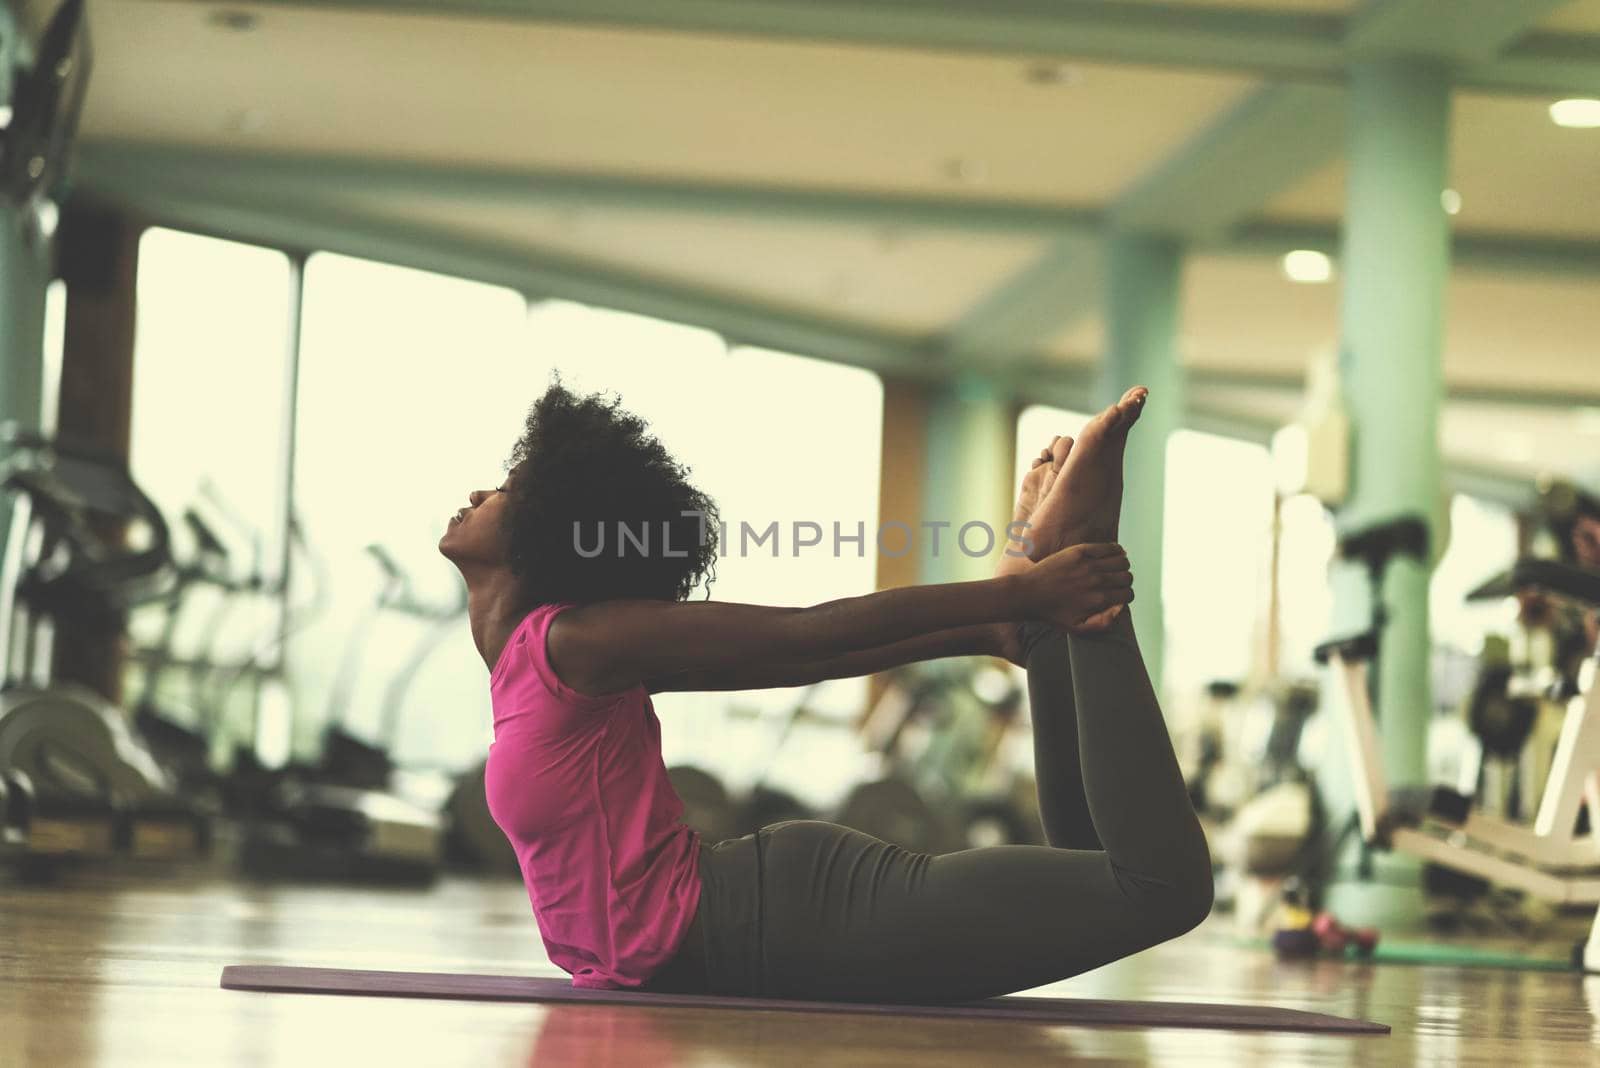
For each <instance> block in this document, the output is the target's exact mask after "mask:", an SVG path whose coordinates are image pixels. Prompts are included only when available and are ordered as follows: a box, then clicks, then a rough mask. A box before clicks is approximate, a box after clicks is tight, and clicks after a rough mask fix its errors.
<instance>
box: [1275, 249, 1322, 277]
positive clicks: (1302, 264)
mask: <svg viewBox="0 0 1600 1068" xmlns="http://www.w3.org/2000/svg"><path fill="white" fill-rule="evenodd" d="M1283 273H1284V274H1285V275H1286V276H1287V277H1288V279H1289V281H1291V282H1304V283H1317V282H1326V281H1328V280H1329V279H1330V278H1332V277H1333V260H1331V259H1329V258H1328V256H1327V254H1326V253H1323V252H1317V251H1315V250H1314V249H1309V248H1297V249H1295V250H1294V251H1293V252H1291V253H1289V254H1288V255H1286V256H1284V257H1283Z"/></svg>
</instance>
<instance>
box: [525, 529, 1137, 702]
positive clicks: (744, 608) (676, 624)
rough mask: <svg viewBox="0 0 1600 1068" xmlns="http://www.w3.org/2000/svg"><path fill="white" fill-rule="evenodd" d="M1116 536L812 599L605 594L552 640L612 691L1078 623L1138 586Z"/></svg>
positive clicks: (567, 666) (554, 649)
mask: <svg viewBox="0 0 1600 1068" xmlns="http://www.w3.org/2000/svg"><path fill="white" fill-rule="evenodd" d="M1132 586H1133V576H1132V574H1131V573H1130V572H1129V571H1128V558H1127V556H1126V555H1125V554H1124V553H1123V551H1122V549H1121V547H1119V546H1116V545H1079V546H1075V547H1073V548H1071V549H1068V550H1065V551H1064V552H1060V553H1057V554H1055V555H1054V556H1051V557H1049V558H1047V559H1046V560H1044V561H1042V562H1040V563H1039V564H1037V565H1036V566H1034V567H1033V568H1031V569H1029V570H1028V571H1026V572H1023V573H1020V574H1014V575H1007V576H1004V577H1001V578H993V579H985V580H983V581H981V582H955V583H947V584H942V585H934V586H908V587H905V588H903V589H896V590H884V591H882V592H880V593H873V594H868V595H866V596H864V597H849V598H844V599H842V600H837V601H828V602H826V603H824V604H818V605H813V606H811V607H808V608H771V607H766V606H763V605H748V604H722V603H718V602H715V601H701V602H695V603H690V604H685V603H680V602H675V601H601V602H597V603H595V604H589V605H581V606H578V607H576V608H573V609H571V610H570V611H567V612H563V613H562V614H561V615H560V616H558V617H556V621H555V623H554V624H553V625H552V626H551V628H550V633H549V638H548V649H549V655H550V658H551V661H552V663H553V664H554V666H555V669H556V671H557V672H558V673H559V674H560V675H561V677H562V678H563V679H565V680H566V682H567V684H568V685H569V686H572V687H573V688H574V689H576V690H578V691H580V692H583V693H591V694H606V693H614V692H617V691H619V690H625V689H628V688H631V687H633V686H637V685H639V684H640V683H643V682H645V681H646V680H649V679H660V678H666V677H670V676H673V675H679V674H682V673H686V672H703V671H719V670H722V669H726V668H729V667H736V666H745V665H750V664H755V663H762V662H765V663H778V664H795V663H804V662H807V661H819V660H827V659H829V658H832V657H838V656H843V655H846V654H850V653H861V652H865V651H868V650H873V649H877V648H879V647H882V646H887V645H892V644H894V643H896V642H902V641H905V640H907V639H911V638H916V637H918V636H921V635H926V634H930V633H933V632H937V631H943V630H951V629H954V628H962V627H968V626H972V625H975V624H986V623H1000V622H1004V621H1007V620H1023V619H1048V620H1050V621H1052V622H1054V623H1056V624H1057V625H1059V626H1063V627H1066V628H1075V627H1078V626H1080V625H1082V624H1083V623H1084V621H1085V620H1087V619H1089V618H1091V617H1092V616H1094V615H1095V614H1096V613H1098V612H1101V611H1104V610H1105V609H1107V608H1109V607H1111V606H1112V605H1114V604H1126V603H1127V602H1128V601H1130V600H1132V597H1133V589H1132Z"/></svg>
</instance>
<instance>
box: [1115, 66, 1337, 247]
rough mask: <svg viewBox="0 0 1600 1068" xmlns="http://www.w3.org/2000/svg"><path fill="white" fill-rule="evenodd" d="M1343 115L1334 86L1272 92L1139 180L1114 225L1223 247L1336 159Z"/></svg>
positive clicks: (1120, 204)
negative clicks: (1241, 226)
mask: <svg viewBox="0 0 1600 1068" xmlns="http://www.w3.org/2000/svg"><path fill="white" fill-rule="evenodd" d="M1344 110H1345V108H1344V93H1343V91H1342V90H1340V89H1337V88H1335V87H1332V86H1323V85H1270V86H1267V87H1266V88H1264V89H1261V90H1259V91H1257V92H1255V93H1253V94H1251V95H1250V96H1249V97H1247V98H1246V99H1245V100H1244V101H1243V102H1242V103H1240V104H1239V105H1238V106H1236V107H1235V108H1233V109H1232V110H1231V111H1229V112H1228V113H1227V114H1225V115H1224V116H1223V117H1222V118H1221V119H1219V120H1218V121H1216V122H1214V123H1212V124H1211V125H1210V126H1209V127H1207V128H1206V129H1205V130H1202V131H1201V132H1200V134H1199V135H1198V136H1196V137H1194V138H1193V139H1191V140H1190V141H1189V142H1188V143H1187V144H1185V145H1183V146H1182V147H1181V148H1179V149H1178V150H1177V151H1176V152H1175V153H1173V154H1172V156H1170V157H1169V158H1168V159H1166V160H1165V161H1163V162H1162V163H1161V164H1159V165H1158V166H1156V167H1155V168H1154V169H1152V170H1150V171H1149V172H1147V173H1146V174H1145V175H1144V176H1143V177H1141V178H1140V179H1138V180H1137V181H1135V182H1134V184H1133V185H1132V186H1131V187H1130V188H1129V189H1128V191H1127V192H1125V193H1124V194H1123V195H1122V196H1121V197H1119V198H1118V200H1117V203H1116V205H1115V206H1114V207H1113V208H1112V209H1111V220H1112V222H1113V224H1114V225H1116V226H1119V227H1121V228H1123V229H1128V230H1140V231H1148V232H1154V233H1159V234H1164V235H1167V236H1170V237H1176V238H1180V239H1184V240H1188V241H1201V242H1204V241H1215V240H1218V239H1220V238H1221V237H1222V235H1223V234H1224V233H1226V231H1228V230H1229V229H1231V228H1232V227H1233V226H1235V225H1236V224H1238V223H1239V222H1240V221H1241V220H1242V219H1245V218H1247V217H1248V216H1250V215H1252V214H1254V213H1256V212H1258V211H1260V210H1261V208H1262V206H1263V205H1265V204H1267V203H1268V202H1269V201H1271V200H1272V198H1273V197H1275V196H1277V195H1278V194H1279V193H1281V192H1283V191H1284V190H1285V189H1288V188H1290V187H1291V186H1293V185H1294V184H1295V183H1296V182H1298V181H1300V180H1301V179H1303V178H1304V177H1305V176H1306V175H1308V174H1310V173H1312V172H1313V171H1315V170H1316V169H1317V168H1319V167H1321V166H1323V165H1324V164H1326V163H1328V162H1330V161H1331V160H1333V159H1334V158H1335V157H1336V156H1338V154H1339V152H1340V151H1341V149H1342V148H1343V146H1344Z"/></svg>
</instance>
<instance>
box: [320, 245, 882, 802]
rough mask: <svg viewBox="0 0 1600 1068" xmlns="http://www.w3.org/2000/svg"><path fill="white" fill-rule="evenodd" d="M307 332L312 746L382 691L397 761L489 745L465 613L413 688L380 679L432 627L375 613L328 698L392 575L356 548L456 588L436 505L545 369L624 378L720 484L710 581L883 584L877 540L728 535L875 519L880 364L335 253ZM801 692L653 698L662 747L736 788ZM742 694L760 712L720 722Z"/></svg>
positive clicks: (855, 696)
mask: <svg viewBox="0 0 1600 1068" xmlns="http://www.w3.org/2000/svg"><path fill="white" fill-rule="evenodd" d="M302 338H303V340H302V354H301V385H300V411H299V441H298V443H297V465H296V483H297V494H296V495H297V498H298V501H299V505H300V508H301V511H302V514H303V521H304V524H305V528H306V530H307V533H308V534H309V536H310V540H311V543H312V545H313V546H314V547H315V550H316V552H317V554H318V555H319V556H320V557H321V559H322V564H323V567H322V570H323V572H324V573H325V574H326V575H328V576H329V585H330V588H329V590H328V593H329V597H328V609H327V611H326V612H325V613H324V614H323V616H322V617H321V618H320V619H319V620H318V621H317V622H316V623H315V624H314V625H312V626H311V627H309V628H308V629H306V630H305V631H304V632H303V633H302V634H301V635H300V637H299V638H298V639H297V641H296V643H295V645H294V646H293V657H292V660H291V663H292V666H293V670H294V674H295V680H296V690H297V693H298V694H299V696H300V698H301V701H300V704H301V707H302V708H303V709H305V710H306V712H307V713H309V714H307V715H303V716H302V717H301V719H302V728H301V730H300V732H299V734H300V740H299V741H300V745H301V747H302V748H306V747H309V746H312V745H314V744H315V732H316V731H318V730H319V729H320V727H321V725H322V724H323V723H324V722H325V721H326V716H327V715H335V714H336V715H338V716H340V717H341V719H342V720H343V721H344V722H345V723H346V724H347V725H348V726H349V727H350V728H351V729H352V730H353V731H355V732H356V733H358V734H363V735H366V736H369V737H372V736H377V735H379V734H380V733H381V725H382V724H383V723H384V722H385V717H384V714H383V713H384V706H385V703H386V702H392V701H395V700H399V701H400V704H399V706H398V707H399V711H400V715H399V717H398V722H399V730H398V732H397V733H396V735H395V736H394V737H393V738H389V739H386V740H387V741H389V742H390V743H391V744H393V746H394V748H395V750H396V753H397V756H398V757H399V759H400V761H401V762H402V763H407V762H412V763H416V762H429V763H439V764H445V765H459V764H462V763H465V762H467V761H469V760H471V759H474V758H475V757H478V756H481V754H482V751H483V747H484V745H485V744H486V741H487V738H488V735H489V725H490V716H489V710H488V701H487V692H486V690H487V688H486V686H485V685H484V682H485V674H486V673H485V671H484V668H483V665H482V663H481V662H479V661H478V660H477V657H476V652H475V650H474V649H473V648H472V644H471V641H470V637H469V635H468V633H467V628H466V626H465V623H464V622H458V623H457V624H456V625H455V631H454V634H453V635H450V636H447V637H446V640H445V641H444V643H443V644H442V645H440V646H439V647H438V648H437V650H436V651H434V652H433V654H432V655H431V656H430V658H429V659H428V660H427V661H426V663H425V665H424V667H423V669H422V670H421V671H420V672H419V673H418V674H417V676H416V678H415V680H414V683H413V685H412V687H411V689H410V691H409V692H408V693H405V694H394V693H391V692H389V690H390V687H389V681H390V680H392V679H393V678H394V676H395V675H396V673H397V672H399V671H400V670H401V669H402V668H403V667H404V666H405V665H406V664H407V663H409V662H411V660H412V659H413V658H414V650H415V649H417V648H418V647H419V646H420V643H422V642H423V641H424V640H425V639H426V638H427V636H428V625H426V624H422V623H417V622H407V621H406V620H405V619H403V618H392V619H391V618H385V619H383V620H380V621H379V623H377V624H376V625H375V627H374V629H373V630H372V631H371V635H370V640H369V641H367V642H366V643H365V645H364V646H363V647H362V649H361V650H360V655H361V659H360V664H361V670H360V671H359V673H358V674H357V676H356V679H355V685H354V686H353V688H352V689H351V690H350V691H349V693H348V694H346V695H343V696H342V697H341V695H340V694H337V693H334V694H333V696H332V697H330V693H332V691H333V690H334V689H335V687H334V686H333V684H334V681H335V679H336V678H337V676H338V672H339V665H340V662H341V658H344V657H346V656H348V655H349V636H350V634H351V633H352V632H353V631H354V630H355V628H356V627H357V625H358V624H359V622H360V621H361V619H362V616H363V613H364V612H365V611H366V610H367V609H368V608H369V607H370V605H371V604H372V601H373V598H374V596H375V595H376V593H377V591H378V588H379V582H380V580H381V573H380V572H379V570H378V568H377V567H376V566H375V565H374V564H373V563H372V559H371V556H370V553H369V552H368V551H367V548H366V547H367V546H368V545H370V544H372V543H381V544H382V545H383V546H384V547H385V548H386V549H387V551H388V552H389V553H390V555H392V556H393V557H394V558H395V559H396V560H397V561H398V562H399V563H400V564H401V565H402V566H403V567H404V568H405V569H406V570H407V571H408V572H409V573H410V574H411V575H412V576H413V577H414V579H415V582H416V584H417V586H418V588H419V589H420V590H422V591H423V592H425V593H426V594H427V595H428V596H430V598H432V599H436V600H445V601H447V600H448V597H449V596H450V594H451V591H452V590H454V589H456V588H457V586H456V579H455V576H454V573H453V570H452V569H451V568H450V566H449V565H448V563H447V562H445V561H444V560H443V559H442V558H441V557H439V556H438V553H437V551H436V544H437V542H438V539H439V535H440V534H441V533H442V531H443V527H444V524H445V521H446V520H447V519H448V517H449V516H450V515H451V513H453V512H454V511H455V510H456V509H457V508H458V507H460V506H462V505H463V504H465V503H466V495H467V493H468V492H469V491H470V490H472V489H475V488H480V487H488V486H493V485H494V484H496V482H497V481H498V479H499V478H500V477H501V475H502V472H503V465H504V461H505V459H506V458H507V455H508V453H509V451H510V448H511V445H512V443H513V442H514V441H515V440H516V438H517V436H518V434H519V433H520V431H521V428H522V423H523V419H524V417H525V415H526V411H527V408H528V406H529V404H531V403H532V401H533V399H534V398H535V397H536V396H537V395H538V394H539V393H540V392H541V391H542V390H543V388H544V386H545V384H546V383H547V382H548V381H549V378H550V375H551V373H552V372H559V373H560V375H561V377H562V380H563V381H564V382H565V383H566V384H567V385H568V386H569V387H570V388H573V389H578V390H605V391H611V392H615V393H617V394H619V395H620V396H621V398H622V401H623V403H624V405H626V406H627V407H628V408H629V409H631V410H633V411H635V412H637V413H638V414H640V415H641V416H643V417H644V418H646V419H647V420H649V421H650V423H651V426H652V429H653V430H654V432H655V433H656V434H657V435H658V436H659V437H660V438H661V439H662V441H663V442H664V443H665V444H666V446H667V447H668V449H670V450H671V451H672V452H673V453H674V455H676V456H677V457H678V458H679V459H680V460H681V461H683V462H684V463H685V464H687V465H688V466H689V467H690V468H691V471H692V475H693V477H694V479H695V480H696V481H697V483H698V484H699V485H700V486H701V487H702V488H703V489H705V490H706V491H707V492H708V493H710V494H711V495H712V496H713V497H714V498H716V500H717V501H718V504H719V506H720V507H721V509H722V511H723V514H724V516H725V517H726V518H727V519H728V520H730V526H731V530H730V533H732V534H734V537H733V538H731V539H730V541H732V542H733V543H734V544H733V546H732V548H733V549H734V550H735V551H733V552H731V553H725V554H724V555H723V557H722V558H721V559H720V560H719V561H718V564H717V571H716V580H715V583H714V584H713V586H712V589H711V593H712V595H713V596H714V597H716V598H718V599H721V600H740V601H752V602H760V603H771V604H802V603H810V602H814V601H820V600H826V599H829V598H833V597H840V596H848V595H852V594H859V593H864V592H867V591H868V590H870V589H871V588H872V583H873V576H874V560H873V559H872V557H871V556H870V555H869V554H868V553H866V552H862V553H859V554H857V553H855V552H854V551H853V550H852V551H847V552H846V553H844V554H842V555H840V556H835V555H834V554H833V552H832V551H831V545H824V546H821V547H818V548H817V549H815V550H810V551H805V552H803V553H802V554H801V555H799V556H795V555H793V551H792V539H791V538H790V537H789V536H788V535H787V533H786V534H785V537H784V542H783V551H782V552H781V554H780V555H779V556H777V557H776V558H774V557H773V556H772V555H770V552H769V551H767V550H760V551H752V552H749V553H741V552H738V551H737V550H738V548H739V539H738V537H737V532H738V529H739V526H738V525H739V523H740V522H741V521H748V522H749V523H751V524H752V525H753V526H757V527H765V526H766V525H767V524H769V523H771V522H774V521H776V522H778V523H779V524H780V525H781V526H782V528H783V529H784V530H785V531H788V530H790V529H792V528H791V524H792V523H793V522H795V521H797V520H799V521H812V522H818V523H831V521H832V520H833V519H835V518H837V519H839V520H841V521H850V522H852V523H853V522H854V521H857V520H859V521H864V522H866V523H867V524H868V526H869V529H870V525H871V523H872V521H873V520H874V519H875V517H876V500H877V488H878V450H879V438H880V434H881V407H882V395H881V386H880V384H879V383H878V381H877V379H876V378H875V377H874V376H873V375H870V374H868V373H866V372H863V371H858V370H854V369H851V368H847V367H841V366H838V365H834V364H828V363H823V362H820V361H816V360H811V359H805V358H801V357H798V356H792V355H788V354H785V353H778V352H771V351H767V350H762V349H753V348H737V349H733V350H731V351H730V350H729V349H728V348H727V347H726V346H725V345H724V344H723V342H722V340H721V339H720V338H719V337H718V336H717V335H715V334H713V333H710V332H708V331H705V330H700V329H696V328H692V327H687V326H682V325H678V324H673V323H666V322H661V321H659V320H652V319H647V318H643V317H639V316H634V315H627V314H622V313H617V312H610V311H604V310H600V309H595V308H589V307H585V306H581V305H576V304H570V303H565V302H548V303H541V304H537V305H535V306H533V307H532V308H531V309H530V308H528V307H527V306H526V304H525V303H524V301H523V300H522V298H521V297H520V296H518V295H516V294H514V293H512V292H510V291H508V290H504V289H499V288H496V287H493V286H487V285H481V284H477V283H472V282H466V281H463V280H460V279H454V278H445V277H440V276H436V275H429V274H424V273H420V272H416V271H410V270H403V269H400V268H396V267H391V266H386V265H382V264H376V263H369V262H365V261H360V260H353V259H348V258H345V257H339V256H327V255H319V256H316V257H313V258H312V260H311V262H310V263H309V265H308V267H307V272H306V295H305V305H304V331H303V335H302ZM769 544H770V543H769ZM864 696H865V685H864V683H862V682H861V681H859V680H856V681H852V682H845V683H840V684H837V685H834V686H830V687H828V688H827V689H826V690H825V691H822V692H818V693H814V694H811V695H808V703H809V704H810V705H811V706H813V707H818V706H820V707H822V708H823V709H828V708H832V709H835V710H837V711H839V712H840V714H841V716H842V715H843V714H844V713H845V712H846V711H848V713H849V714H850V715H852V716H853V715H854V714H855V713H857V712H858V711H859V709H860V704H861V701H862V700H863V699H864ZM798 699H799V695H797V694H794V693H765V694H731V695H725V694H716V695H663V696H662V697H661V698H660V699H659V701H658V706H659V707H660V708H661V714H662V716H663V718H665V719H669V720H671V721H672V723H673V727H672V729H670V730H668V731H666V732H664V735H665V737H664V744H665V746H666V749H667V754H666V755H667V759H668V762H669V763H671V762H674V761H677V760H682V761H693V762H695V763H699V764H702V765H709V766H710V767H711V768H712V770H716V771H719V772H722V773H724V774H726V775H727V776H728V777H729V778H730V780H733V781H734V782H737V780H738V775H739V773H740V772H743V771H746V770H747V769H748V767H749V765H750V764H751V761H750V759H748V758H749V756H750V753H751V752H756V751H759V750H760V749H761V748H762V747H763V746H764V745H765V744H766V741H767V739H769V738H772V737H775V736H776V725H777V724H778V723H780V722H781V721H782V720H783V718H784V716H785V714H786V713H787V711H788V710H789V708H790V707H792V706H793V704H794V703H795V702H796V701H797V700H798ZM335 700H337V702H338V704H339V705H340V707H338V708H335V707H334V705H333V703H332V702H333V701H335ZM730 710H739V711H742V712H746V713H749V715H745V716H740V715H734V716H732V717H731V718H730V716H729V712H730ZM730 724H731V727H730ZM825 733H826V732H825ZM839 733H840V735H841V737H842V736H843V734H844V732H842V731H841V732H839ZM741 737H743V738H745V739H746V743H747V744H745V745H743V746H741V744H740V743H739V742H738V739H739V738H741Z"/></svg>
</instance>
